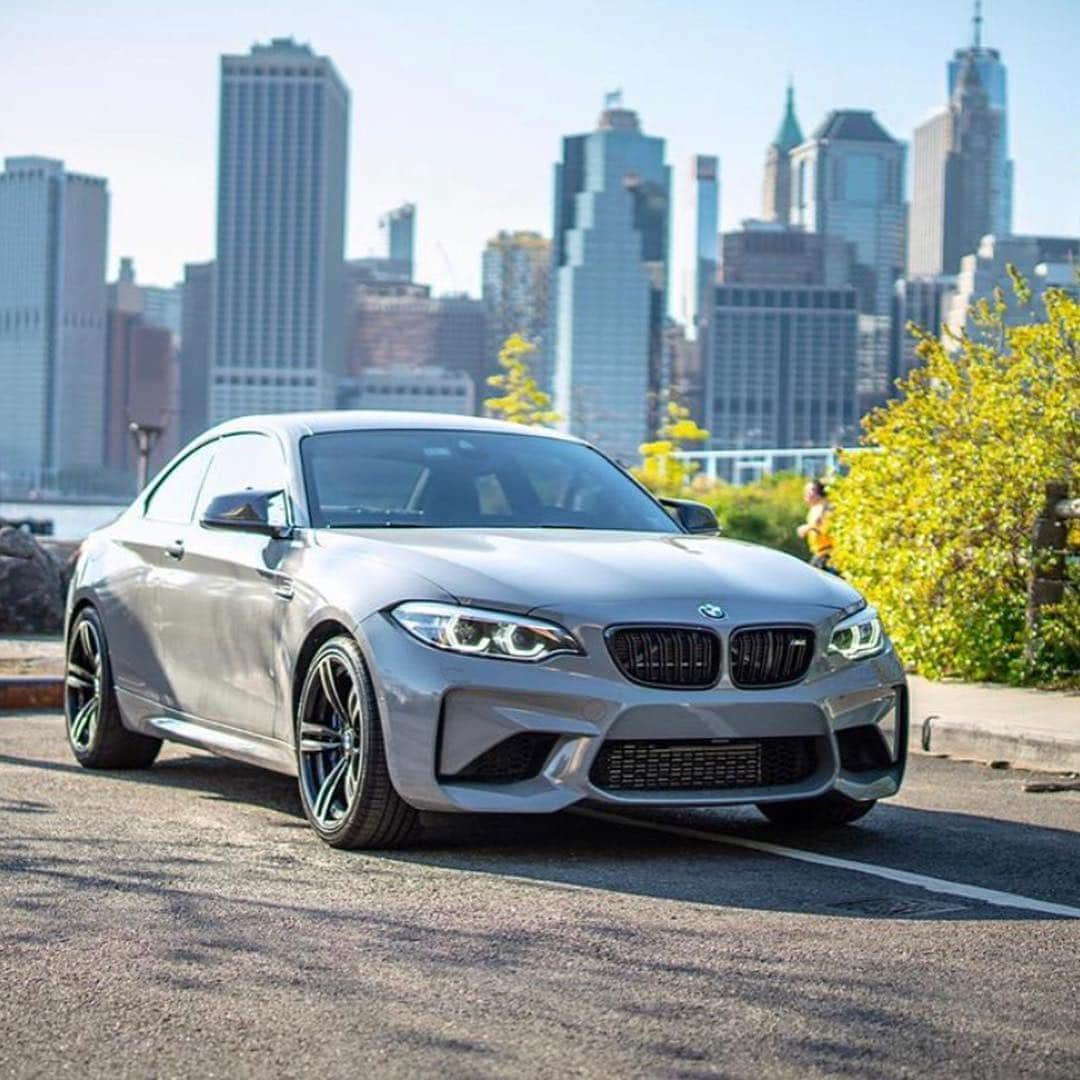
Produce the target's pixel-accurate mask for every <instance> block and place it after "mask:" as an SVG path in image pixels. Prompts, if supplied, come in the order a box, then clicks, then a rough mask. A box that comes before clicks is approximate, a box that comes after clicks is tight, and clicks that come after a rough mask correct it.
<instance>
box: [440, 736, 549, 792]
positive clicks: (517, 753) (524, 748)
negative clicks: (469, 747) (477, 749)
mask: <svg viewBox="0 0 1080 1080" xmlns="http://www.w3.org/2000/svg"><path fill="white" fill-rule="evenodd" d="M557 738H558V736H557V735H546V734H544V733H542V732H535V731H523V732H521V733H520V734H519V735H511V736H510V738H509V739H504V740H503V741H502V742H501V743H496V744H495V746H493V747H491V749H490V750H485V751H484V752H483V753H482V754H481V755H480V756H479V757H475V758H473V760H472V761H470V762H469V764H468V765H466V766H465V768H464V769H462V770H461V771H460V772H456V773H453V774H452V775H450V776H443V777H441V779H445V780H465V781H469V782H473V783H484V784H512V783H514V781H515V780H530V779H532V777H534V776H535V775H536V774H537V773H538V772H539V771H540V770H541V769H542V768H543V766H544V762H545V761H546V760H547V757H548V754H550V753H551V748H552V747H553V746H554V745H555V740H556V739H557Z"/></svg>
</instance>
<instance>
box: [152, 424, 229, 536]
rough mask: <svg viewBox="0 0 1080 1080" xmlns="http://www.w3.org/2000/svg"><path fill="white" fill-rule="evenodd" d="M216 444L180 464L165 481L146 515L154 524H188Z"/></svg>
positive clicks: (154, 496)
mask: <svg viewBox="0 0 1080 1080" xmlns="http://www.w3.org/2000/svg"><path fill="white" fill-rule="evenodd" d="M213 449H214V443H206V444H205V445H204V446H200V447H199V448H198V450H193V451H192V452H191V453H190V454H188V456H187V457H186V458H183V459H182V460H181V461H179V462H178V463H177V464H176V465H175V466H173V468H172V469H171V470H170V471H169V473H168V474H167V475H166V477H165V479H164V480H162V481H161V483H160V484H158V486H157V487H156V488H154V490H153V493H152V494H151V495H150V499H149V501H148V502H147V504H146V516H147V517H148V518H150V519H151V520H153V521H173V522H176V523H177V524H186V523H187V522H189V521H190V520H191V516H192V512H193V511H194V509H195V498H196V496H197V495H198V494H199V485H200V484H201V483H202V480H203V477H204V476H205V475H206V466H207V465H208V464H209V463H210V458H211V456H212V454H213Z"/></svg>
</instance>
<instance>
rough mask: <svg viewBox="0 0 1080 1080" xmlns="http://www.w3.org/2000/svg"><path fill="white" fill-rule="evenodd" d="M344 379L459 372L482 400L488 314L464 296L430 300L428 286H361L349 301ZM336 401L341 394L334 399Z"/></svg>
mask: <svg viewBox="0 0 1080 1080" xmlns="http://www.w3.org/2000/svg"><path fill="white" fill-rule="evenodd" d="M350 310H351V317H350V337H349V351H348V357H347V361H346V376H347V379H348V380H350V381H351V383H352V384H355V381H356V380H357V379H358V378H362V377H363V376H364V375H365V373H366V372H368V371H372V370H377V371H383V372H392V371H402V372H405V371H418V370H420V369H423V368H438V369H440V370H443V371H447V372H451V373H456V372H464V373H465V374H467V375H468V376H469V378H470V380H471V381H472V384H473V385H474V386H475V387H476V398H477V399H480V398H482V397H484V396H486V395H485V394H484V390H485V385H484V380H485V378H486V376H487V374H488V373H489V371H490V369H491V362H490V358H489V356H488V338H487V309H486V307H485V305H484V302H483V301H482V300H476V299H473V298H471V297H468V296H458V295H450V296H432V295H431V289H430V287H429V286H427V285H414V284H407V283H402V282H384V283H380V284H376V283H370V284H367V285H360V286H358V287H356V288H355V289H354V291H353V294H352V298H351V305H350ZM339 400H340V394H339Z"/></svg>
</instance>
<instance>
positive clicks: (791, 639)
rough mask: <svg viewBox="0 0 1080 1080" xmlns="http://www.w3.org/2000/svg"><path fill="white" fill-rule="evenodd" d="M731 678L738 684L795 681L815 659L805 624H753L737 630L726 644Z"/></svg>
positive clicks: (767, 684)
mask: <svg viewBox="0 0 1080 1080" xmlns="http://www.w3.org/2000/svg"><path fill="white" fill-rule="evenodd" d="M728 652H729V654H730V666H731V681H732V682H733V683H734V684H735V685H736V686H740V687H763V686H783V685H785V684H786V683H793V682H798V681H799V679H801V678H802V677H803V676H804V675H805V674H806V672H807V670H808V669H809V667H810V664H811V662H812V661H813V659H814V631H813V630H811V629H810V627H808V626H755V627H749V628H747V629H745V630H736V631H735V632H734V633H733V634H732V635H731V643H730V645H729V646H728Z"/></svg>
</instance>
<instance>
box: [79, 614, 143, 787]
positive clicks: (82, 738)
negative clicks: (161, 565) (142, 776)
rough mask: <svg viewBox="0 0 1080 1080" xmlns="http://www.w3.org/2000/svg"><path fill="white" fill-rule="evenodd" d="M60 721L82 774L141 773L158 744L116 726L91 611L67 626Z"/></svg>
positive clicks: (104, 653)
mask: <svg viewBox="0 0 1080 1080" xmlns="http://www.w3.org/2000/svg"><path fill="white" fill-rule="evenodd" d="M64 655H65V658H66V659H65V662H66V669H65V679H64V718H65V721H66V722H65V729H66V731H67V740H68V745H69V746H70V747H71V752H72V754H74V755H75V760H76V761H77V762H78V763H79V764H80V765H82V766H83V768H86V769H145V768H148V767H149V766H150V765H152V764H153V762H154V758H156V757H157V755H158V751H159V750H160V749H161V740H160V739H154V738H151V737H150V736H148V735H140V734H138V733H137V732H134V731H128V730H127V728H125V727H124V725H123V724H122V723H121V722H120V708H119V706H118V705H117V703H116V688H115V686H114V685H113V678H112V666H111V665H110V663H109V648H108V645H107V643H106V641H105V629H104V627H103V626H102V625H101V619H100V617H99V616H98V613H97V612H96V611H95V610H94V609H93V608H92V607H86V608H83V609H82V611H80V612H79V613H78V615H76V616H75V618H74V619H73V620H72V623H71V628H70V629H69V631H68V639H67V645H66V648H65V653H64Z"/></svg>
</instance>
